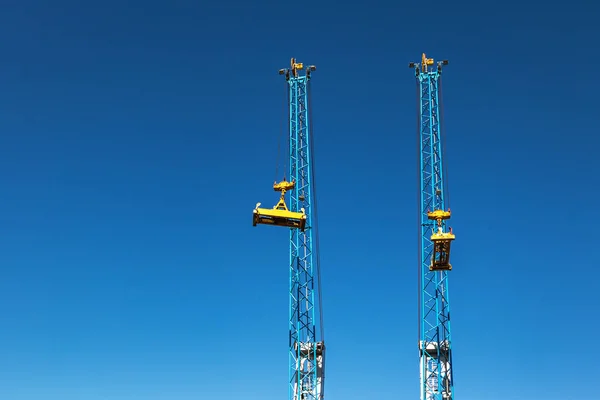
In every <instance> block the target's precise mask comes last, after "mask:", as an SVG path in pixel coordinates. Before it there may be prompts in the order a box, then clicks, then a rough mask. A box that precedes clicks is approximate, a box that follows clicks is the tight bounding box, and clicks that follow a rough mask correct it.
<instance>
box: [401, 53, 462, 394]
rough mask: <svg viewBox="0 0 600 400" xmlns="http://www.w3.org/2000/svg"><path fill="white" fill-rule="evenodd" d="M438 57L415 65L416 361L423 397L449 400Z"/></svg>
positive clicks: (446, 245) (445, 190) (445, 204)
mask: <svg viewBox="0 0 600 400" xmlns="http://www.w3.org/2000/svg"><path fill="white" fill-rule="evenodd" d="M447 64H448V61H446V60H444V61H439V62H437V63H436V65H434V61H433V59H428V58H427V57H426V56H425V54H423V55H422V60H421V63H410V64H409V67H411V68H414V69H415V75H416V81H417V88H418V96H417V97H418V98H417V101H418V107H419V108H418V114H419V116H418V119H419V122H418V132H417V135H418V142H419V157H418V160H419V193H420V195H419V237H420V249H419V257H420V258H419V270H420V273H419V276H420V281H419V289H420V290H419V292H420V299H419V360H420V393H421V396H420V398H421V400H452V399H453V398H454V382H453V370H452V346H451V329H450V299H449V296H448V274H449V271H450V270H451V269H452V267H451V266H450V263H449V254H450V242H451V240H452V239H454V235H453V234H452V231H451V229H450V230H449V231H448V232H446V220H447V219H448V218H450V212H449V209H448V210H447V211H445V210H446V207H448V188H447V183H446V173H445V168H444V167H445V166H444V155H443V150H444V146H443V135H442V134H443V132H442V131H441V117H440V115H441V111H442V107H441V104H440V100H441V97H440V88H441V73H442V67H443V66H444V65H447Z"/></svg>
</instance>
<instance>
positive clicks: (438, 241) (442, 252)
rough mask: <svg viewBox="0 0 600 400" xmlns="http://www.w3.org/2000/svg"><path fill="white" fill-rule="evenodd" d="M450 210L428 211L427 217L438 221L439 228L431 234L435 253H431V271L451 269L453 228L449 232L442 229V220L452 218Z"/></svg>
mask: <svg viewBox="0 0 600 400" xmlns="http://www.w3.org/2000/svg"><path fill="white" fill-rule="evenodd" d="M450 215H451V214H450V210H448V211H444V210H435V211H433V212H428V213H427V218H429V219H432V220H435V221H437V230H434V232H433V234H432V235H431V241H432V242H433V254H432V255H431V264H430V265H429V270H430V271H450V270H451V269H452V265H451V264H450V243H451V242H452V241H453V240H454V239H455V236H454V234H453V233H452V228H450V230H449V232H444V231H443V230H442V221H443V220H447V219H450Z"/></svg>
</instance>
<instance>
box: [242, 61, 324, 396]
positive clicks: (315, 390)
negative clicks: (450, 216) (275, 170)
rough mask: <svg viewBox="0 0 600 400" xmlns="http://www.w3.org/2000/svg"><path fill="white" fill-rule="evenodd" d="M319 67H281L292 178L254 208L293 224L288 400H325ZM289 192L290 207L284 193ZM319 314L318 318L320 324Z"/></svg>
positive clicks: (261, 220) (273, 220) (260, 218)
mask: <svg viewBox="0 0 600 400" xmlns="http://www.w3.org/2000/svg"><path fill="white" fill-rule="evenodd" d="M315 70H316V68H315V66H312V65H311V66H307V67H305V66H304V65H303V64H302V63H299V62H297V61H296V60H295V59H294V58H292V60H291V65H290V67H289V68H285V69H281V70H279V74H280V75H284V76H285V79H286V84H287V90H288V123H289V125H288V127H289V135H288V151H289V158H288V161H289V169H288V173H289V177H288V178H289V179H288V180H286V178H285V177H284V179H283V180H282V181H281V182H275V184H274V185H273V189H274V190H275V191H279V192H281V198H280V200H279V202H278V203H277V205H275V207H274V208H273V209H268V208H267V209H265V208H259V206H260V203H258V204H257V205H256V208H255V209H254V211H253V225H254V226H256V225H258V224H268V225H275V226H282V227H286V228H289V231H290V248H289V399H290V400H322V399H323V396H324V390H323V389H324V371H325V366H324V362H325V344H324V343H325V342H324V337H323V336H324V335H323V329H324V328H323V317H322V309H321V296H320V287H321V285H320V278H319V277H320V273H319V256H318V254H319V250H318V229H317V212H316V196H315V179H314V161H313V155H314V154H313V153H314V152H313V143H312V142H313V141H312V129H311V127H312V124H311V120H310V119H311V118H310V117H311V115H310V104H309V97H310V96H309V90H310V88H309V86H310V85H309V82H310V79H311V73H312V72H314V71H315ZM286 192H289V193H290V200H289V205H290V207H289V209H288V207H287V205H286V203H285V193H286ZM317 318H319V322H318V323H317Z"/></svg>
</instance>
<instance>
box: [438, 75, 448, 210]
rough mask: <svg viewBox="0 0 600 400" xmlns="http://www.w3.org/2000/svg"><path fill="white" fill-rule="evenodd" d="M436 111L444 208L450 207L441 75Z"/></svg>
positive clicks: (440, 76)
mask: <svg viewBox="0 0 600 400" xmlns="http://www.w3.org/2000/svg"><path fill="white" fill-rule="evenodd" d="M438 110H439V111H438V112H439V132H440V141H441V142H442V143H441V145H442V146H441V147H442V149H441V152H442V154H441V157H442V173H443V174H444V188H443V190H444V200H445V203H446V204H444V206H445V207H446V209H447V210H448V209H450V190H449V185H448V182H449V181H448V159H447V156H446V128H445V127H444V101H443V96H442V75H441V74H440V75H439V78H438Z"/></svg>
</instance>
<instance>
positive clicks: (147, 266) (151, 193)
mask: <svg viewBox="0 0 600 400" xmlns="http://www.w3.org/2000/svg"><path fill="white" fill-rule="evenodd" d="M84 3H87V4H84ZM203 4H204V3H203V2H199V1H172V2H167V1H164V2H157V1H152V0H147V1H143V2H142V1H130V2H117V1H112V0H109V1H104V2H100V3H97V2H78V1H64V0H61V1H55V2H52V4H50V2H42V1H15V0H12V1H5V2H4V4H3V5H2V9H3V11H2V15H1V16H0V38H1V39H0V187H1V196H0V226H1V228H0V398H1V399H2V400H55V399H56V400H125V399H126V400H191V399H194V400H197V399H214V400H228V399H241V398H243V399H245V400H255V399H256V400H276V399H277V400H281V399H284V398H287V373H288V371H287V307H288V299H287V285H288V282H287V279H288V275H287V268H286V265H287V252H288V247H287V234H286V232H285V230H279V229H275V228H269V227H258V228H253V227H252V225H251V210H252V208H253V207H254V205H255V203H256V202H258V201H260V202H262V203H263V204H271V203H273V204H274V202H275V201H276V195H275V194H274V193H273V191H272V189H271V184H272V181H273V179H274V176H275V164H276V159H277V137H278V135H279V134H280V132H281V119H282V111H281V109H282V102H283V101H284V97H283V96H284V80H283V78H282V77H280V76H279V75H277V70H278V69H279V68H283V67H286V66H287V65H288V63H289V59H290V57H297V58H298V59H299V60H300V61H303V62H305V63H309V64H316V65H317V68H318V69H317V71H316V72H315V74H314V80H313V107H314V108H313V110H314V111H313V112H314V122H315V144H316V157H317V159H318V167H317V168H318V171H317V174H318V183H319V195H320V200H319V209H320V227H321V248H322V249H321V252H322V264H323V284H324V293H323V296H324V306H325V318H326V320H325V324H326V334H327V337H326V340H327V344H328V362H327V367H328V370H327V378H328V381H327V395H328V399H329V400H336V399H338V400H339V399H355V398H356V399H359V398H364V399H376V400H388V399H389V400H392V399H394V400H397V399H407V400H408V399H418V359H417V357H418V352H417V272H416V268H417V266H416V262H417V261H416V260H417V248H416V244H417V237H416V222H415V221H416V213H417V210H416V200H415V196H416V182H415V177H416V171H415V155H416V151H415V113H416V111H415V87H414V85H415V83H414V77H413V71H411V70H409V69H408V68H407V63H408V62H409V61H416V60H418V59H419V57H420V54H421V52H423V51H425V52H427V54H428V55H431V56H432V57H435V58H447V59H449V60H450V65H449V66H448V67H447V68H446V70H445V81H444V82H445V86H444V104H445V107H446V108H445V116H446V120H445V125H446V129H447V136H448V167H449V174H450V191H451V198H452V209H453V224H452V226H453V227H454V231H455V233H456V235H457V241H456V243H455V247H454V253H453V260H454V262H453V265H454V270H453V271H452V277H451V298H452V311H453V313H452V321H453V334H454V349H455V356H454V363H455V378H456V396H457V399H459V400H471V399H473V400H476V399H487V400H496V399H498V400H500V399H502V400H520V399H531V398H544V399H546V400H554V399H556V400H567V399H575V398H580V396H581V389H580V388H581V385H582V383H583V382H584V381H586V382H594V381H596V382H597V381H598V380H600V374H599V373H598V369H597V362H596V360H595V358H594V357H593V356H590V353H589V350H590V348H589V347H588V346H587V345H586V343H590V342H594V341H595V340H596V336H597V335H596V333H597V332H598V330H599V329H600V325H599V323H598V319H597V316H598V315H599V311H598V307H599V306H600V301H599V300H598V297H597V293H598V291H599V287H598V280H599V279H600V272H599V269H598V260H596V259H595V258H594V257H595V250H596V249H597V248H598V241H597V240H595V237H594V234H595V231H596V225H597V222H598V218H599V217H600V215H599V213H598V205H597V204H596V202H597V199H598V197H599V195H600V189H599V187H598V186H599V185H598V182H599V180H598V173H599V172H600V170H599V167H598V163H597V161H598V153H597V150H596V149H597V147H598V145H599V144H600V143H599V139H598V127H597V126H598V124H597V116H596V114H594V113H597V111H598V107H597V105H598V97H597V93H598V90H599V89H600V87H599V86H600V85H599V83H598V78H597V74H596V72H595V70H596V69H597V66H598V65H599V64H600V56H599V55H598V52H597V51H596V48H597V41H598V38H599V37H600V33H599V31H598V28H595V27H594V24H596V23H597V18H594V15H598V13H599V10H598V7H597V6H593V5H592V2H591V1H590V2H588V1H584V0H575V1H571V2H568V3H564V2H562V3H558V2H557V3H550V2H546V3H545V5H544V6H543V7H540V6H538V5H536V4H534V2H533V1H531V2H523V1H518V2H517V1H506V2H500V3H497V4H494V6H491V5H485V4H484V3H482V2H462V3H460V2H459V3H457V2H451V1H445V2H436V1H431V2H428V3H419V2H406V3H399V2H391V1H381V0H376V1H370V2H363V4H362V5H359V4H358V3H355V4H356V5H354V4H345V3H343V2H342V3H333V2H327V1H326V2H323V3H318V2H275V1H272V2H266V1H258V2H256V3H253V2H249V1H240V0H237V1H224V2H222V3H216V2H212V4H211V3H209V2H207V3H206V4H204V5H203ZM216 4H219V5H216ZM540 5H541V3H540ZM594 106H595V107H594ZM584 375H585V377H584ZM582 379H583V380H582ZM575 393H577V394H575ZM592 397H593V395H592Z"/></svg>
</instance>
